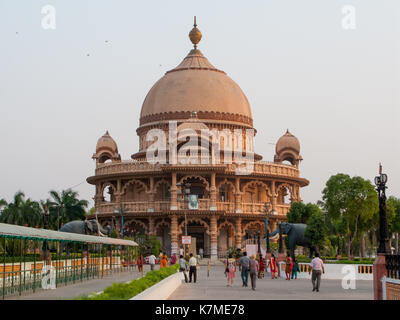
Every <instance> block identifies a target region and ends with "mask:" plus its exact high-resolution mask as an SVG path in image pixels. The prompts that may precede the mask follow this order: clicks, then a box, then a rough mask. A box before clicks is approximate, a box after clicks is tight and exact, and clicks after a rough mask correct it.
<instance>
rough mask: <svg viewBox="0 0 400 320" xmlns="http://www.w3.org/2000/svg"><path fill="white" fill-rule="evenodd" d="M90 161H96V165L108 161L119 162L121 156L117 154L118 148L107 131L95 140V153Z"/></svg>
mask: <svg viewBox="0 0 400 320" xmlns="http://www.w3.org/2000/svg"><path fill="white" fill-rule="evenodd" d="M92 159H95V160H96V164H99V163H104V162H106V161H108V160H111V161H120V160H121V156H120V154H119V153H118V146H117V143H116V142H115V141H114V139H113V138H112V137H111V136H110V134H109V133H108V131H106V133H105V134H104V135H103V136H102V137H100V139H99V140H97V144H96V153H94V154H93V157H92Z"/></svg>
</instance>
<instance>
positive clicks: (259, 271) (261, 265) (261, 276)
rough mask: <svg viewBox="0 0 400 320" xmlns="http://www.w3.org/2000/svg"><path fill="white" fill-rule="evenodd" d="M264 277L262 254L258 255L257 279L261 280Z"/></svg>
mask: <svg viewBox="0 0 400 320" xmlns="http://www.w3.org/2000/svg"><path fill="white" fill-rule="evenodd" d="M263 277H264V259H263V256H262V254H260V261H259V264H258V279H261V278H263Z"/></svg>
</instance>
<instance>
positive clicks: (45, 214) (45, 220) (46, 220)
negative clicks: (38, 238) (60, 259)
mask: <svg viewBox="0 0 400 320" xmlns="http://www.w3.org/2000/svg"><path fill="white" fill-rule="evenodd" d="M49 218H50V211H49V210H48V207H47V204H45V205H44V212H43V228H44V229H47V228H48V227H49ZM48 249H49V248H48V245H47V241H46V240H43V247H42V250H43V256H44V260H46V264H50V263H49V261H48Z"/></svg>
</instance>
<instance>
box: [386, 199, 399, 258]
mask: <svg viewBox="0 0 400 320" xmlns="http://www.w3.org/2000/svg"><path fill="white" fill-rule="evenodd" d="M389 210H390V222H389V218H388V224H389V230H390V232H392V233H394V234H395V249H396V254H399V232H400V199H399V198H396V197H394V196H391V197H389V199H388V200H387V201H386V211H387V213H388V216H389V212H388V211H389Z"/></svg>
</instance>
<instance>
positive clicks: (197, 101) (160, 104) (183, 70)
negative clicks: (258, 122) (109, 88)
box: [140, 26, 253, 126]
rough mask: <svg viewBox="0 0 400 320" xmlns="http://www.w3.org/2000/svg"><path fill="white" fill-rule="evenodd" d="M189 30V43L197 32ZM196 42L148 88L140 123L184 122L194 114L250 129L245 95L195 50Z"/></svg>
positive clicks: (223, 73) (249, 117) (250, 122)
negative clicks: (183, 120) (177, 62)
mask: <svg viewBox="0 0 400 320" xmlns="http://www.w3.org/2000/svg"><path fill="white" fill-rule="evenodd" d="M193 30H195V32H193ZM193 30H192V31H191V33H190V37H191V40H192V42H193V41H194V40H193V39H192V38H193V37H195V36H196V31H198V29H197V28H196V26H195V28H194V29H193ZM198 32H200V31H198ZM200 38H201V33H200ZM196 40H197V42H194V44H195V48H194V49H193V50H191V51H190V52H189V54H188V55H187V56H186V57H185V58H184V59H183V61H182V62H181V63H180V64H179V65H178V66H177V67H176V68H174V69H172V70H170V71H168V72H166V73H165V75H164V76H163V77H162V78H161V79H160V80H158V81H157V82H156V83H155V84H154V86H153V87H152V88H151V89H150V91H149V93H148V94H147V96H146V98H145V100H144V102H143V106H142V110H141V114H140V124H141V125H143V124H146V123H150V122H153V121H160V120H172V119H176V120H178V119H186V118H189V117H190V114H191V113H192V112H193V111H196V112H197V115H198V117H199V118H200V119H203V120H217V121H221V120H222V121H223V120H226V121H229V122H239V123H242V124H245V125H247V126H252V124H253V120H252V116H251V110H250V105H249V102H248V100H247V98H246V96H245V94H244V93H243V91H242V90H241V89H240V87H239V86H238V85H237V84H236V82H235V81H233V80H232V79H231V78H230V77H228V76H227V75H226V73H225V72H224V71H221V70H218V69H216V68H215V67H214V66H213V65H212V64H211V63H210V62H209V61H208V59H207V58H206V57H205V56H204V55H203V54H202V53H201V52H200V50H198V49H197V48H196V47H197V43H198V41H200V40H199V39H196Z"/></svg>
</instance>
